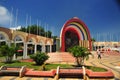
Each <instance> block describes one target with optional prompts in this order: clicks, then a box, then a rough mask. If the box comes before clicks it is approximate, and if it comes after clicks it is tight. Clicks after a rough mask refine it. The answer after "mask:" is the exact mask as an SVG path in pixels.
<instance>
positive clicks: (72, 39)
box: [65, 29, 79, 51]
mask: <svg viewBox="0 0 120 80" xmlns="http://www.w3.org/2000/svg"><path fill="white" fill-rule="evenodd" d="M76 45H79V37H78V34H77V32H76V31H75V30H73V29H69V30H68V31H66V32H65V51H68V49H69V48H70V47H73V46H76Z"/></svg>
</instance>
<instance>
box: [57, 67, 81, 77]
mask: <svg viewBox="0 0 120 80" xmlns="http://www.w3.org/2000/svg"><path fill="white" fill-rule="evenodd" d="M57 74H59V77H71V78H76V77H80V78H82V77H83V69H82V68H81V67H78V68H59V71H58V70H57Z"/></svg>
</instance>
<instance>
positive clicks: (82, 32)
mask: <svg viewBox="0 0 120 80" xmlns="http://www.w3.org/2000/svg"><path fill="white" fill-rule="evenodd" d="M68 31H72V33H76V35H77V36H78V39H79V41H80V40H88V41H89V44H88V45H89V49H90V50H91V49H92V45H91V36H90V32H89V30H88V27H87V26H86V25H85V24H84V23H83V22H82V21H81V20H80V19H78V18H72V19H70V20H68V21H67V22H66V23H65V24H64V26H63V28H62V30H61V34H60V38H61V51H65V47H66V46H65V37H66V36H65V34H66V32H68Z"/></svg>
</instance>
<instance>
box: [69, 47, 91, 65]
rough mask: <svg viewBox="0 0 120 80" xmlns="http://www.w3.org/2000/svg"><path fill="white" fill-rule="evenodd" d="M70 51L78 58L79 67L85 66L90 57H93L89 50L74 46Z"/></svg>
mask: <svg viewBox="0 0 120 80" xmlns="http://www.w3.org/2000/svg"><path fill="white" fill-rule="evenodd" d="M68 51H69V52H70V53H71V54H72V55H73V56H74V57H75V58H76V62H77V65H78V66H81V65H83V64H84V60H85V59H86V60H88V59H89V55H92V54H91V53H90V52H89V50H88V49H87V48H84V47H80V46H74V47H72V48H69V49H68Z"/></svg>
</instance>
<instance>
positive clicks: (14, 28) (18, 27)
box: [10, 26, 21, 30]
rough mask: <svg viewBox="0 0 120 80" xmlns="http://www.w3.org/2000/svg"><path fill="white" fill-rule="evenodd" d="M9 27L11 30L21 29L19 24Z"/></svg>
mask: <svg viewBox="0 0 120 80" xmlns="http://www.w3.org/2000/svg"><path fill="white" fill-rule="evenodd" d="M10 29H12V30H17V29H21V26H17V27H11V28H10Z"/></svg>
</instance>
